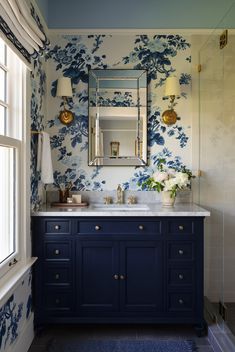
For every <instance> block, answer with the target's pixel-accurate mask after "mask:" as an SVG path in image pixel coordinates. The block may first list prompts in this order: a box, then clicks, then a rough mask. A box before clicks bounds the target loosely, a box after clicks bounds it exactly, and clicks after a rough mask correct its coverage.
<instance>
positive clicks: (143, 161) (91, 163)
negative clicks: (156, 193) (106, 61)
mask: <svg viewBox="0 0 235 352" xmlns="http://www.w3.org/2000/svg"><path fill="white" fill-rule="evenodd" d="M98 71H117V72H118V71H139V76H136V80H138V79H139V78H140V77H141V76H142V75H143V73H145V75H146V85H145V86H146V87H145V90H146V103H145V104H146V105H145V108H146V118H145V122H144V121H143V126H144V127H145V131H146V135H145V140H146V148H145V154H144V155H142V158H139V157H138V156H134V155H133V158H132V156H131V158H130V157H125V156H123V157H122V156H120V157H119V158H118V159H119V160H124V159H125V160H127V158H128V160H131V159H132V160H138V161H141V163H138V164H137V162H136V163H135V164H131V165H130V164H108V165H107V164H103V163H102V164H100V165H98V164H96V163H95V162H94V161H95V160H96V159H97V158H96V159H94V158H93V159H92V151H91V150H90V149H91V143H90V139H91V138H92V137H91V133H92V131H91V122H90V119H91V116H90V108H91V107H92V106H90V88H91V87H90V75H91V74H93V75H94V73H93V72H98ZM147 74H148V72H147V70H145V69H142V70H141V69H112V68H109V69H90V70H89V71H88V77H89V80H88V166H93V167H94V166H102V167H104V166H106V167H109V166H116V167H117V166H121V167H122V166H128V167H144V166H146V165H148V105H147V101H148V84H147ZM118 77H120V78H121V77H122V76H121V75H120V76H117V77H115V78H117V79H118ZM134 78H135V77H134ZM137 108H138V116H137V118H136V122H137V123H138V121H139V120H140V110H139V108H140V106H139V105H138V106H137ZM105 158H108V159H109V160H114V158H113V157H102V159H105Z"/></svg>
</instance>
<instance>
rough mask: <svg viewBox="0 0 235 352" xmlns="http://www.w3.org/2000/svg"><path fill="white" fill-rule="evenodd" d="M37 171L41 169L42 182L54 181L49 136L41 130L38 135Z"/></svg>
mask: <svg viewBox="0 0 235 352" xmlns="http://www.w3.org/2000/svg"><path fill="white" fill-rule="evenodd" d="M37 171H41V181H42V183H44V184H48V183H53V182H54V177H53V168H52V160H51V146H50V136H49V134H48V133H46V132H41V133H40V134H39V135H38V160H37Z"/></svg>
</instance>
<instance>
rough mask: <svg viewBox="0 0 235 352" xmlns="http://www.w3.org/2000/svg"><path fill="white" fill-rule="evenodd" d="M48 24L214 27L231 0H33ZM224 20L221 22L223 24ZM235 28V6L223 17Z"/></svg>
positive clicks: (66, 27)
mask: <svg viewBox="0 0 235 352" xmlns="http://www.w3.org/2000/svg"><path fill="white" fill-rule="evenodd" d="M36 2H37V3H38V6H39V8H40V10H41V12H42V14H43V16H44V18H45V20H46V22H47V24H48V27H49V28H63V29H69V28H130V29H134V28H146V29H151V28H153V29H154V28H162V29H171V28H214V27H216V26H217V25H218V23H219V21H220V20H221V19H222V17H223V16H224V14H225V13H226V12H227V11H228V9H229V8H230V7H231V5H232V4H234V0H178V1H176V0H100V1H97V0H83V1H81V0H66V1H62V0H59V1H58V0H36ZM223 26H224V24H222V25H221V27H223ZM226 26H227V27H229V28H235V9H234V8H233V11H232V12H230V16H228V17H227V18H226Z"/></svg>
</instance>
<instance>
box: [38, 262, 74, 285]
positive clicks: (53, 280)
mask: <svg viewBox="0 0 235 352" xmlns="http://www.w3.org/2000/svg"><path fill="white" fill-rule="evenodd" d="M44 272H45V281H44V282H45V284H46V285H48V286H49V285H51V286H70V285H71V281H72V272H71V267H70V266H51V265H48V264H46V265H44Z"/></svg>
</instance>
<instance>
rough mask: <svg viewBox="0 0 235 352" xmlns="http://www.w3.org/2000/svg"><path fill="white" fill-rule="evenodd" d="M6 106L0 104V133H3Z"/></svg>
mask: <svg viewBox="0 0 235 352" xmlns="http://www.w3.org/2000/svg"><path fill="white" fill-rule="evenodd" d="M5 123H6V108H5V107H4V106H2V105H0V134H1V135H3V136H4V135H5Z"/></svg>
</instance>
